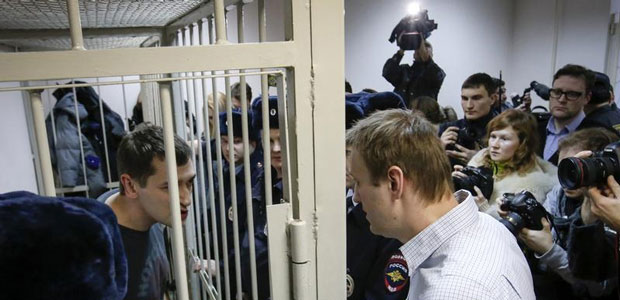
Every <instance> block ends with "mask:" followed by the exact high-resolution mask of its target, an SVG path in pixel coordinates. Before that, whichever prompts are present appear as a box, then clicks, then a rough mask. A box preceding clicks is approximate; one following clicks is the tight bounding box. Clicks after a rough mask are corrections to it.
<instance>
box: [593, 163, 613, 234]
mask: <svg viewBox="0 0 620 300" xmlns="http://www.w3.org/2000/svg"><path fill="white" fill-rule="evenodd" d="M588 194H589V196H590V206H591V207H590V209H591V211H592V214H594V215H595V216H597V217H599V218H600V219H601V220H602V221H603V222H605V223H606V224H607V225H609V226H610V227H611V228H613V229H614V230H616V231H618V230H620V198H619V197H620V185H619V184H618V182H617V181H616V179H615V178H614V176H611V175H610V176H609V177H607V186H606V187H604V188H599V187H591V188H590V189H589V190H588Z"/></svg>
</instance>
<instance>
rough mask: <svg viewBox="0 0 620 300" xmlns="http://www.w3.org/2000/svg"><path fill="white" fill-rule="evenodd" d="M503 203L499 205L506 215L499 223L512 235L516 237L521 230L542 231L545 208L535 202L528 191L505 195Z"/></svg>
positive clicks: (545, 216)
mask: <svg viewBox="0 0 620 300" xmlns="http://www.w3.org/2000/svg"><path fill="white" fill-rule="evenodd" d="M503 197H504V202H503V203H502V205H500V208H501V209H502V210H503V211H507V212H508V215H507V216H506V217H505V218H503V219H500V220H499V221H500V222H501V223H502V224H504V226H506V228H508V230H509V231H510V232H512V234H513V235H515V236H516V235H517V234H518V233H519V231H521V229H523V228H528V229H532V230H542V229H543V225H542V222H541V219H542V218H543V217H544V218H548V214H547V211H546V210H545V208H544V207H543V206H542V204H540V203H539V202H538V201H536V198H534V195H532V193H530V192H528V191H522V192H520V193H517V194H513V193H505V194H504V196H503Z"/></svg>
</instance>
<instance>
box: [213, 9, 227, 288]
mask: <svg viewBox="0 0 620 300" xmlns="http://www.w3.org/2000/svg"><path fill="white" fill-rule="evenodd" d="M208 25H209V26H208V27H209V44H211V45H212V44H214V43H215V38H214V36H213V22H212V19H209V23H208ZM211 74H215V72H214V71H211ZM211 91H212V92H213V103H214V105H213V126H214V129H213V135H214V136H215V156H216V165H217V179H218V186H219V189H218V197H219V198H218V199H219V203H220V211H219V213H220V226H222V224H223V225H224V227H222V228H223V229H222V250H223V252H224V253H222V260H223V261H224V276H223V277H224V291H225V295H226V299H230V282H229V277H228V255H227V254H228V253H227V250H226V249H227V247H228V244H227V241H226V219H224V218H225V214H224V208H223V206H222V205H223V204H224V190H223V189H224V182H223V180H222V179H223V178H224V177H223V176H224V175H223V170H222V149H221V147H222V140H221V138H220V122H219V120H218V118H219V116H220V104H219V100H218V99H217V97H218V94H217V79H216V78H215V77H213V78H211ZM209 144H210V141H209ZM208 147H209V146H208ZM207 149H209V148H207ZM209 159H211V157H209ZM211 190H213V189H212V188H211ZM211 201H212V202H211V207H212V209H211V224H212V226H211V227H212V228H213V232H214V233H215V236H216V240H215V241H216V242H217V224H216V223H217V222H216V217H215V213H216V212H215V196H214V197H211ZM215 249H216V250H215V251H216V253H215V254H216V255H217V254H218V252H219V248H217V247H216V248H215ZM216 269H217V274H218V278H217V290H218V291H219V293H218V297H219V299H220V300H221V298H222V297H221V295H222V286H221V280H220V277H221V276H220V264H219V261H218V264H217V265H216Z"/></svg>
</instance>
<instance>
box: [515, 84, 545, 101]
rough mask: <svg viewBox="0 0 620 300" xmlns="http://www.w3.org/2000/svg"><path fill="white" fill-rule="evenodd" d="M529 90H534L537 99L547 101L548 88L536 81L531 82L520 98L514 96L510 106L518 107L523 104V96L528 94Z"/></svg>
mask: <svg viewBox="0 0 620 300" xmlns="http://www.w3.org/2000/svg"><path fill="white" fill-rule="evenodd" d="M531 90H534V92H535V93H536V95H538V97H540V98H542V99H544V100H547V101H549V87H548V86H546V85H544V84H542V83H539V82H538V81H532V82H530V87H528V88H526V89H525V90H523V95H522V96H520V95H515V96H513V97H512V106H513V107H519V105H521V103H523V96H525V94H527V93H529V92H530V91H531Z"/></svg>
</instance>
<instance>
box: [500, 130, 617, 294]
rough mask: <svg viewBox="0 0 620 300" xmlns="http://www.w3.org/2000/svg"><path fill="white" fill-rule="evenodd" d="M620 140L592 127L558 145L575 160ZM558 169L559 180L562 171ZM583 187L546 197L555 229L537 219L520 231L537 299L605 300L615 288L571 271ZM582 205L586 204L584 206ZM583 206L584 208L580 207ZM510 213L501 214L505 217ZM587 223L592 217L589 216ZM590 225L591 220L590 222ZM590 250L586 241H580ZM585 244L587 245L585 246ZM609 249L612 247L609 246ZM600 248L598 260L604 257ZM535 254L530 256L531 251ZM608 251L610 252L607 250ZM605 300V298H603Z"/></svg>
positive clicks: (559, 190)
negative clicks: (573, 229)
mask: <svg viewBox="0 0 620 300" xmlns="http://www.w3.org/2000/svg"><path fill="white" fill-rule="evenodd" d="M617 139H618V136H617V135H615V134H613V133H611V132H609V131H608V130H605V129H602V128H589V129H584V130H579V131H576V132H574V133H571V134H569V135H568V136H567V137H566V138H565V139H564V140H562V141H561V142H560V144H559V147H558V148H559V150H558V151H559V158H560V160H561V161H562V160H563V159H565V158H568V157H573V156H575V155H576V154H577V153H578V152H580V151H583V150H592V151H599V150H602V149H603V148H604V147H605V146H606V145H607V144H609V143H610V142H613V141H615V140H617ZM563 171H564V170H559V171H558V174H559V177H560V178H562V172H563ZM584 192H585V189H584V188H576V189H569V188H565V187H562V185H560V184H557V185H556V186H554V188H553V189H552V190H551V192H549V193H548V194H547V197H546V200H545V201H544V204H543V206H544V209H542V211H546V212H543V214H547V212H548V217H549V218H551V220H552V221H553V226H551V224H550V222H549V221H548V220H547V218H546V217H540V215H538V216H537V217H533V218H537V219H538V220H537V221H539V222H540V225H541V227H539V228H540V229H538V228H531V227H528V226H524V227H523V228H522V229H520V230H518V237H519V239H520V240H521V241H522V242H523V243H524V244H525V245H526V246H527V248H529V249H530V250H531V251H529V252H528V251H526V255H527V256H528V260H529V263H530V269H531V270H532V273H533V274H532V275H533V278H534V289H535V291H536V294H537V297H538V299H575V298H579V299H582V298H584V297H585V298H587V299H591V298H596V299H606V298H605V296H609V295H612V294H613V293H612V291H613V289H614V287H615V284H614V283H613V282H610V281H609V278H602V279H599V280H579V279H577V278H576V277H575V275H574V274H573V272H572V271H571V269H570V268H569V259H568V252H567V251H566V250H567V249H568V243H569V240H570V239H569V232H570V230H571V227H574V225H571V224H573V223H574V222H575V221H576V219H578V218H579V217H580V213H581V212H582V211H583V210H584V209H583V207H585V206H587V203H588V201H589V200H588V197H586V195H585V193H584ZM582 203H586V205H583V206H582ZM580 207H581V208H580ZM507 214H508V212H507V211H505V212H500V215H503V216H506V215H507ZM588 220H591V218H589V217H588ZM588 222H591V221H588ZM578 242H579V243H584V242H585V245H587V247H590V245H591V244H590V243H587V241H583V240H582V241H578ZM585 245H584V246H585ZM607 248H608V249H609V247H607ZM600 249H601V248H599V249H598V250H597V251H599V253H597V257H601V256H605V255H604V254H603V253H604V252H605V251H601V250H600ZM532 251H533V252H534V253H531V252H532ZM606 252H609V251H606ZM601 297H602V298H601Z"/></svg>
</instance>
